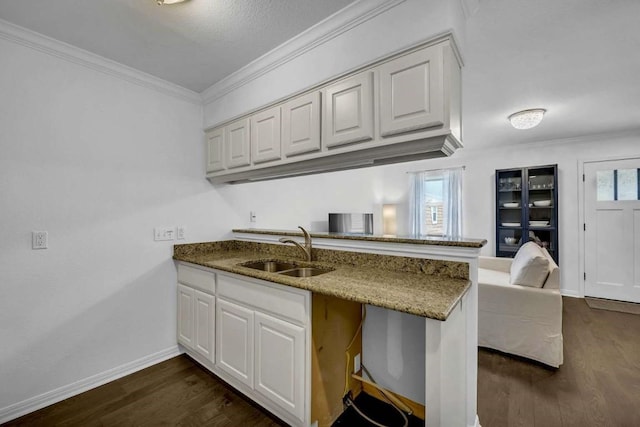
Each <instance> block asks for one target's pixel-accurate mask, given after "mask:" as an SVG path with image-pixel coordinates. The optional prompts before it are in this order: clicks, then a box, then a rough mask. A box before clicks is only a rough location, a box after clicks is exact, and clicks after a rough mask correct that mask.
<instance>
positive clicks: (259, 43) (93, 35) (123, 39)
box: [0, 0, 353, 92]
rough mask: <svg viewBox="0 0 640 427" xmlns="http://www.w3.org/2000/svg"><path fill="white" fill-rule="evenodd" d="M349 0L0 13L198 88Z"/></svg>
mask: <svg viewBox="0 0 640 427" xmlns="http://www.w3.org/2000/svg"><path fill="white" fill-rule="evenodd" d="M352 1H353V0H321V1H320V0H190V1H188V2H187V3H183V4H177V5H165V6H158V5H157V4H156V1H155V0H101V1H97V0H55V1H44V0H2V1H0V18H2V19H4V20H6V21H9V22H12V23H14V24H17V25H20V26H22V27H25V28H28V29H30V30H33V31H36V32H38V33H41V34H44V35H46V36H49V37H52V38H54V39H57V40H60V41H63V42H66V43H68V44H71V45H74V46H77V47H80V48H82V49H85V50H88V51H90V52H93V53H95V54H98V55H101V56H104V57H106V58H109V59H111V60H114V61H116V62H120V63H122V64H125V65H128V66H130V67H133V68H136V69H138V70H141V71H144V72H147V73H149V74H152V75H154V76H157V77H160V78H162V79H165V80H168V81H170V82H173V83H176V84H178V85H180V86H183V87H186V88H188V89H191V90H194V91H196V92H202V91H203V90H204V89H206V88H207V87H209V86H210V85H212V84H213V83H216V82H217V81H219V80H221V79H222V78H224V77H226V76H228V75H229V74H231V73H232V72H234V71H236V70H238V69H239V68H241V67H243V66H244V65H246V64H248V63H249V62H251V61H253V60H254V59H256V58H258V57H260V56H261V55H263V54H264V53H266V52H268V51H269V50H271V49H273V48H275V47H276V46H278V45H280V44H281V43H283V42H285V41H287V40H289V39H290V38H292V37H293V36H295V35H297V34H299V33H301V32H302V31H304V30H305V29H307V28H309V27H311V26H313V25H314V24H317V23H318V22H320V21H322V20H323V19H325V18H326V17H328V16H330V15H332V14H333V13H335V12H337V11H338V10H340V9H342V8H343V7H345V6H347V5H348V4H349V3H351V2H352Z"/></svg>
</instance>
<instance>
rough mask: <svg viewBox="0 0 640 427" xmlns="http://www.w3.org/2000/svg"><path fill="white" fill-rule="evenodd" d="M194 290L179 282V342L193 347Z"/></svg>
mask: <svg viewBox="0 0 640 427" xmlns="http://www.w3.org/2000/svg"><path fill="white" fill-rule="evenodd" d="M193 293H194V290H193V288H190V287H188V286H184V285H181V284H178V342H179V343H180V344H182V345H184V346H185V347H189V348H193V332H194V329H195V328H194V325H193V321H194V319H193V301H194V295H193Z"/></svg>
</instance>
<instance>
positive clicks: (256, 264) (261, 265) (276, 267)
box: [240, 260, 296, 273]
mask: <svg viewBox="0 0 640 427" xmlns="http://www.w3.org/2000/svg"><path fill="white" fill-rule="evenodd" d="M240 265H241V266H243V267H248V268H253V269H256V270H262V271H267V272H269V273H277V272H279V271H284V270H291V269H294V268H296V265H295V264H292V263H289V262H284V261H277V260H271V261H252V262H245V263H244V264H240Z"/></svg>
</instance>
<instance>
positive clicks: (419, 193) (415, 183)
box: [409, 172, 427, 236]
mask: <svg viewBox="0 0 640 427" xmlns="http://www.w3.org/2000/svg"><path fill="white" fill-rule="evenodd" d="M426 178H427V176H426V173H425V172H415V173H412V174H411V190H410V192H409V224H411V234H412V235H414V236H419V235H421V234H426V230H423V229H422V227H423V224H424V216H425V209H424V202H425V182H426Z"/></svg>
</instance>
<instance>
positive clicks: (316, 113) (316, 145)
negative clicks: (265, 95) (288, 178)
mask: <svg viewBox="0 0 640 427" xmlns="http://www.w3.org/2000/svg"><path fill="white" fill-rule="evenodd" d="M282 147H283V149H284V154H285V156H295V155H298V154H304V153H310V152H313V151H319V150H320V92H319V91H315V92H311V93H308V94H306V95H302V96H299V97H297V98H294V99H292V100H290V101H288V102H286V103H285V104H284V105H283V106H282Z"/></svg>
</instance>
